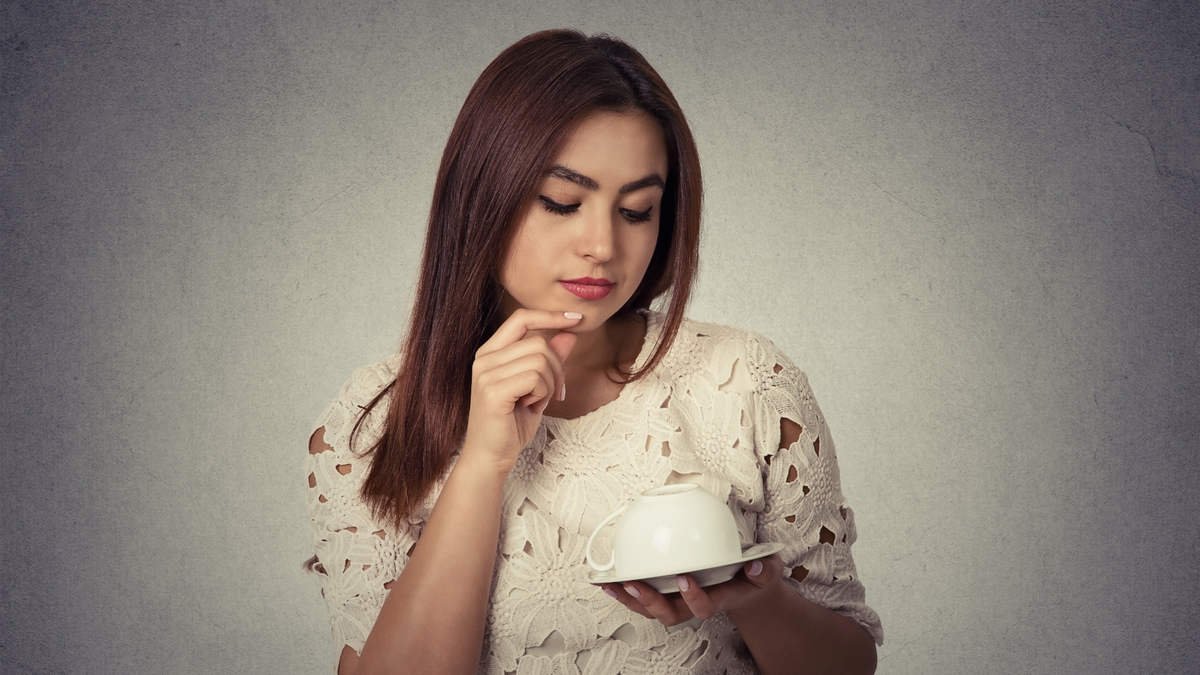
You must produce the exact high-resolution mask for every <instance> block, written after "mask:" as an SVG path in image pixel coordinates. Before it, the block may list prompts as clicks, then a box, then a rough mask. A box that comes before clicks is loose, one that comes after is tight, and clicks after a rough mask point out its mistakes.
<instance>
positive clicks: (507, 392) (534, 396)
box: [479, 353, 555, 407]
mask: <svg viewBox="0 0 1200 675" xmlns="http://www.w3.org/2000/svg"><path fill="white" fill-rule="evenodd" d="M554 358H555V357H554V356H553V355H546V354H542V353H535V354H527V355H525V356H522V357H520V358H518V359H515V360H513V361H509V362H507V363H503V364H500V365H499V366H497V367H495V368H492V369H491V370H488V371H487V372H484V373H482V374H480V376H479V385H480V387H481V389H482V392H483V393H484V394H485V395H486V396H487V397H488V398H489V399H491V400H493V401H494V402H496V403H498V404H499V405H501V406H509V405H511V406H514V407H515V406H520V405H529V404H530V403H531V402H534V401H540V400H542V399H546V400H549V399H550V397H551V396H552V395H554V393H555V390H554V386H555V385H554V379H555V378H554V372H553V367H552V365H551V363H550V361H551V360H552V359H554Z"/></svg>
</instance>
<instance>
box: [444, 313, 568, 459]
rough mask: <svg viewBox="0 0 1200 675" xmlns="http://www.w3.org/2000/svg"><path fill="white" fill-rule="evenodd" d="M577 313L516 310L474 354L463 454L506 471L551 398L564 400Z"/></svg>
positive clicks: (531, 436) (535, 426)
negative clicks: (565, 371) (565, 363)
mask: <svg viewBox="0 0 1200 675" xmlns="http://www.w3.org/2000/svg"><path fill="white" fill-rule="evenodd" d="M582 318H583V317H582V315H580V314H577V313H574V312H566V313H564V312H548V311H543V310H535V309H518V310H517V311H515V312H513V313H512V315H511V316H509V317H508V319H506V320H505V321H504V323H503V324H501V325H500V328H498V329H497V330H496V332H495V334H493V335H492V337H491V338H490V339H488V341H487V342H485V343H483V346H482V347H480V348H479V349H478V350H477V351H476V352H475V363H474V364H473V365H472V367H471V412H470V414H469V416H468V418H467V433H466V438H465V439H464V443H463V456H464V457H466V456H467V455H468V454H469V455H471V456H473V457H476V458H478V459H480V460H485V461H488V462H491V463H494V465H495V466H496V467H497V468H499V469H500V470H501V471H503V472H504V473H505V474H507V472H508V471H510V470H512V467H513V466H514V465H515V464H516V461H517V456H518V455H519V454H520V453H521V450H522V449H524V448H525V446H526V445H529V442H530V441H531V440H533V435H534V433H536V431H537V427H538V424H539V423H540V422H541V420H542V411H543V410H545V409H546V406H547V405H549V403H550V399H551V397H554V398H558V399H559V400H563V398H565V396H564V394H565V392H566V377H565V375H564V374H563V365H562V364H563V361H566V360H567V355H568V354H570V353H571V348H572V347H574V346H575V339H576V337H575V334H574V333H568V332H566V329H568V328H571V327H572V326H575V325H577V324H578V323H579V321H580V320H581V319H582Z"/></svg>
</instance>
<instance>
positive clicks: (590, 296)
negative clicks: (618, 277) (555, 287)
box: [558, 277, 613, 300]
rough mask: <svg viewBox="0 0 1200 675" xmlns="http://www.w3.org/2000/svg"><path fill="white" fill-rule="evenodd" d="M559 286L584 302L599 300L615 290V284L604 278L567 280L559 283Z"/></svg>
mask: <svg viewBox="0 0 1200 675" xmlns="http://www.w3.org/2000/svg"><path fill="white" fill-rule="evenodd" d="M558 284H559V285H560V286H562V287H563V288H565V289H567V290H568V291H570V292H571V293H574V294H575V295H576V296H578V297H580V298H583V299H584V300H599V299H600V298H603V297H604V296H606V295H608V294H609V293H611V292H612V289H613V282H611V281H609V280H608V279H605V278H603V277H601V278H599V279H596V278H593V277H579V278H578V279H565V280H563V281H559V282H558Z"/></svg>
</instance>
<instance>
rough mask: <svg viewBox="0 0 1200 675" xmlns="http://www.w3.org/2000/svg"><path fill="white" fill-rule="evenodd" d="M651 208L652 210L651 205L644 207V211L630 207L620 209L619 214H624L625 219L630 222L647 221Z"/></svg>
mask: <svg viewBox="0 0 1200 675" xmlns="http://www.w3.org/2000/svg"><path fill="white" fill-rule="evenodd" d="M653 210H654V207H653V206H651V207H650V208H648V209H646V210H645V211H634V210H632V209H621V215H623V216H625V220H628V221H629V222H631V223H644V222H647V221H648V220H650V212H651V211H653Z"/></svg>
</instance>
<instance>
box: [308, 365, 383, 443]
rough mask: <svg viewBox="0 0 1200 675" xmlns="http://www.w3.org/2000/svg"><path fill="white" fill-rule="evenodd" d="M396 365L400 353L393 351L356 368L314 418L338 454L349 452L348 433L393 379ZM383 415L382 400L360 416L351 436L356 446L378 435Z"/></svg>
mask: <svg viewBox="0 0 1200 675" xmlns="http://www.w3.org/2000/svg"><path fill="white" fill-rule="evenodd" d="M399 368H400V355H399V354H396V355H392V356H389V357H388V358H386V359H383V360H382V361H378V362H376V363H372V364H371V365H368V366H363V367H361V368H358V369H356V370H355V371H354V372H353V373H352V374H351V375H350V379H349V380H347V381H346V383H345V384H343V385H342V388H341V390H340V391H339V392H338V395H337V396H336V397H334V399H333V400H332V401H330V403H329V405H328V406H327V407H326V408H325V410H324V411H323V412H322V413H321V415H320V417H318V418H317V421H316V423H315V424H314V425H313V429H314V430H317V429H322V428H323V429H324V432H325V442H326V443H327V444H328V445H329V446H330V447H332V448H333V449H334V450H335V451H336V452H338V453H339V454H341V453H343V452H349V451H350V450H351V448H350V436H351V434H352V432H353V431H354V428H355V425H357V424H358V421H359V418H360V417H361V416H362V415H363V411H364V410H365V409H366V407H367V406H368V405H369V404H370V403H371V401H372V400H374V399H375V397H376V396H378V395H379V394H380V393H381V392H382V391H383V390H384V389H386V388H387V387H389V386H390V385H391V384H392V383H393V382H395V380H396V373H397V372H398V370H399ZM386 415H387V401H386V400H382V401H380V402H379V404H378V405H376V406H375V407H374V408H373V409H372V410H371V411H370V413H368V414H367V416H366V418H365V419H363V423H362V427H361V429H360V430H359V432H360V434H359V436H358V437H356V438H355V439H354V445H355V446H356V449H358V450H359V451H361V450H362V449H363V448H365V447H369V446H370V445H371V443H373V442H374V441H375V439H376V438H378V435H379V432H380V430H381V429H382V423H383V418H384V417H386Z"/></svg>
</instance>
